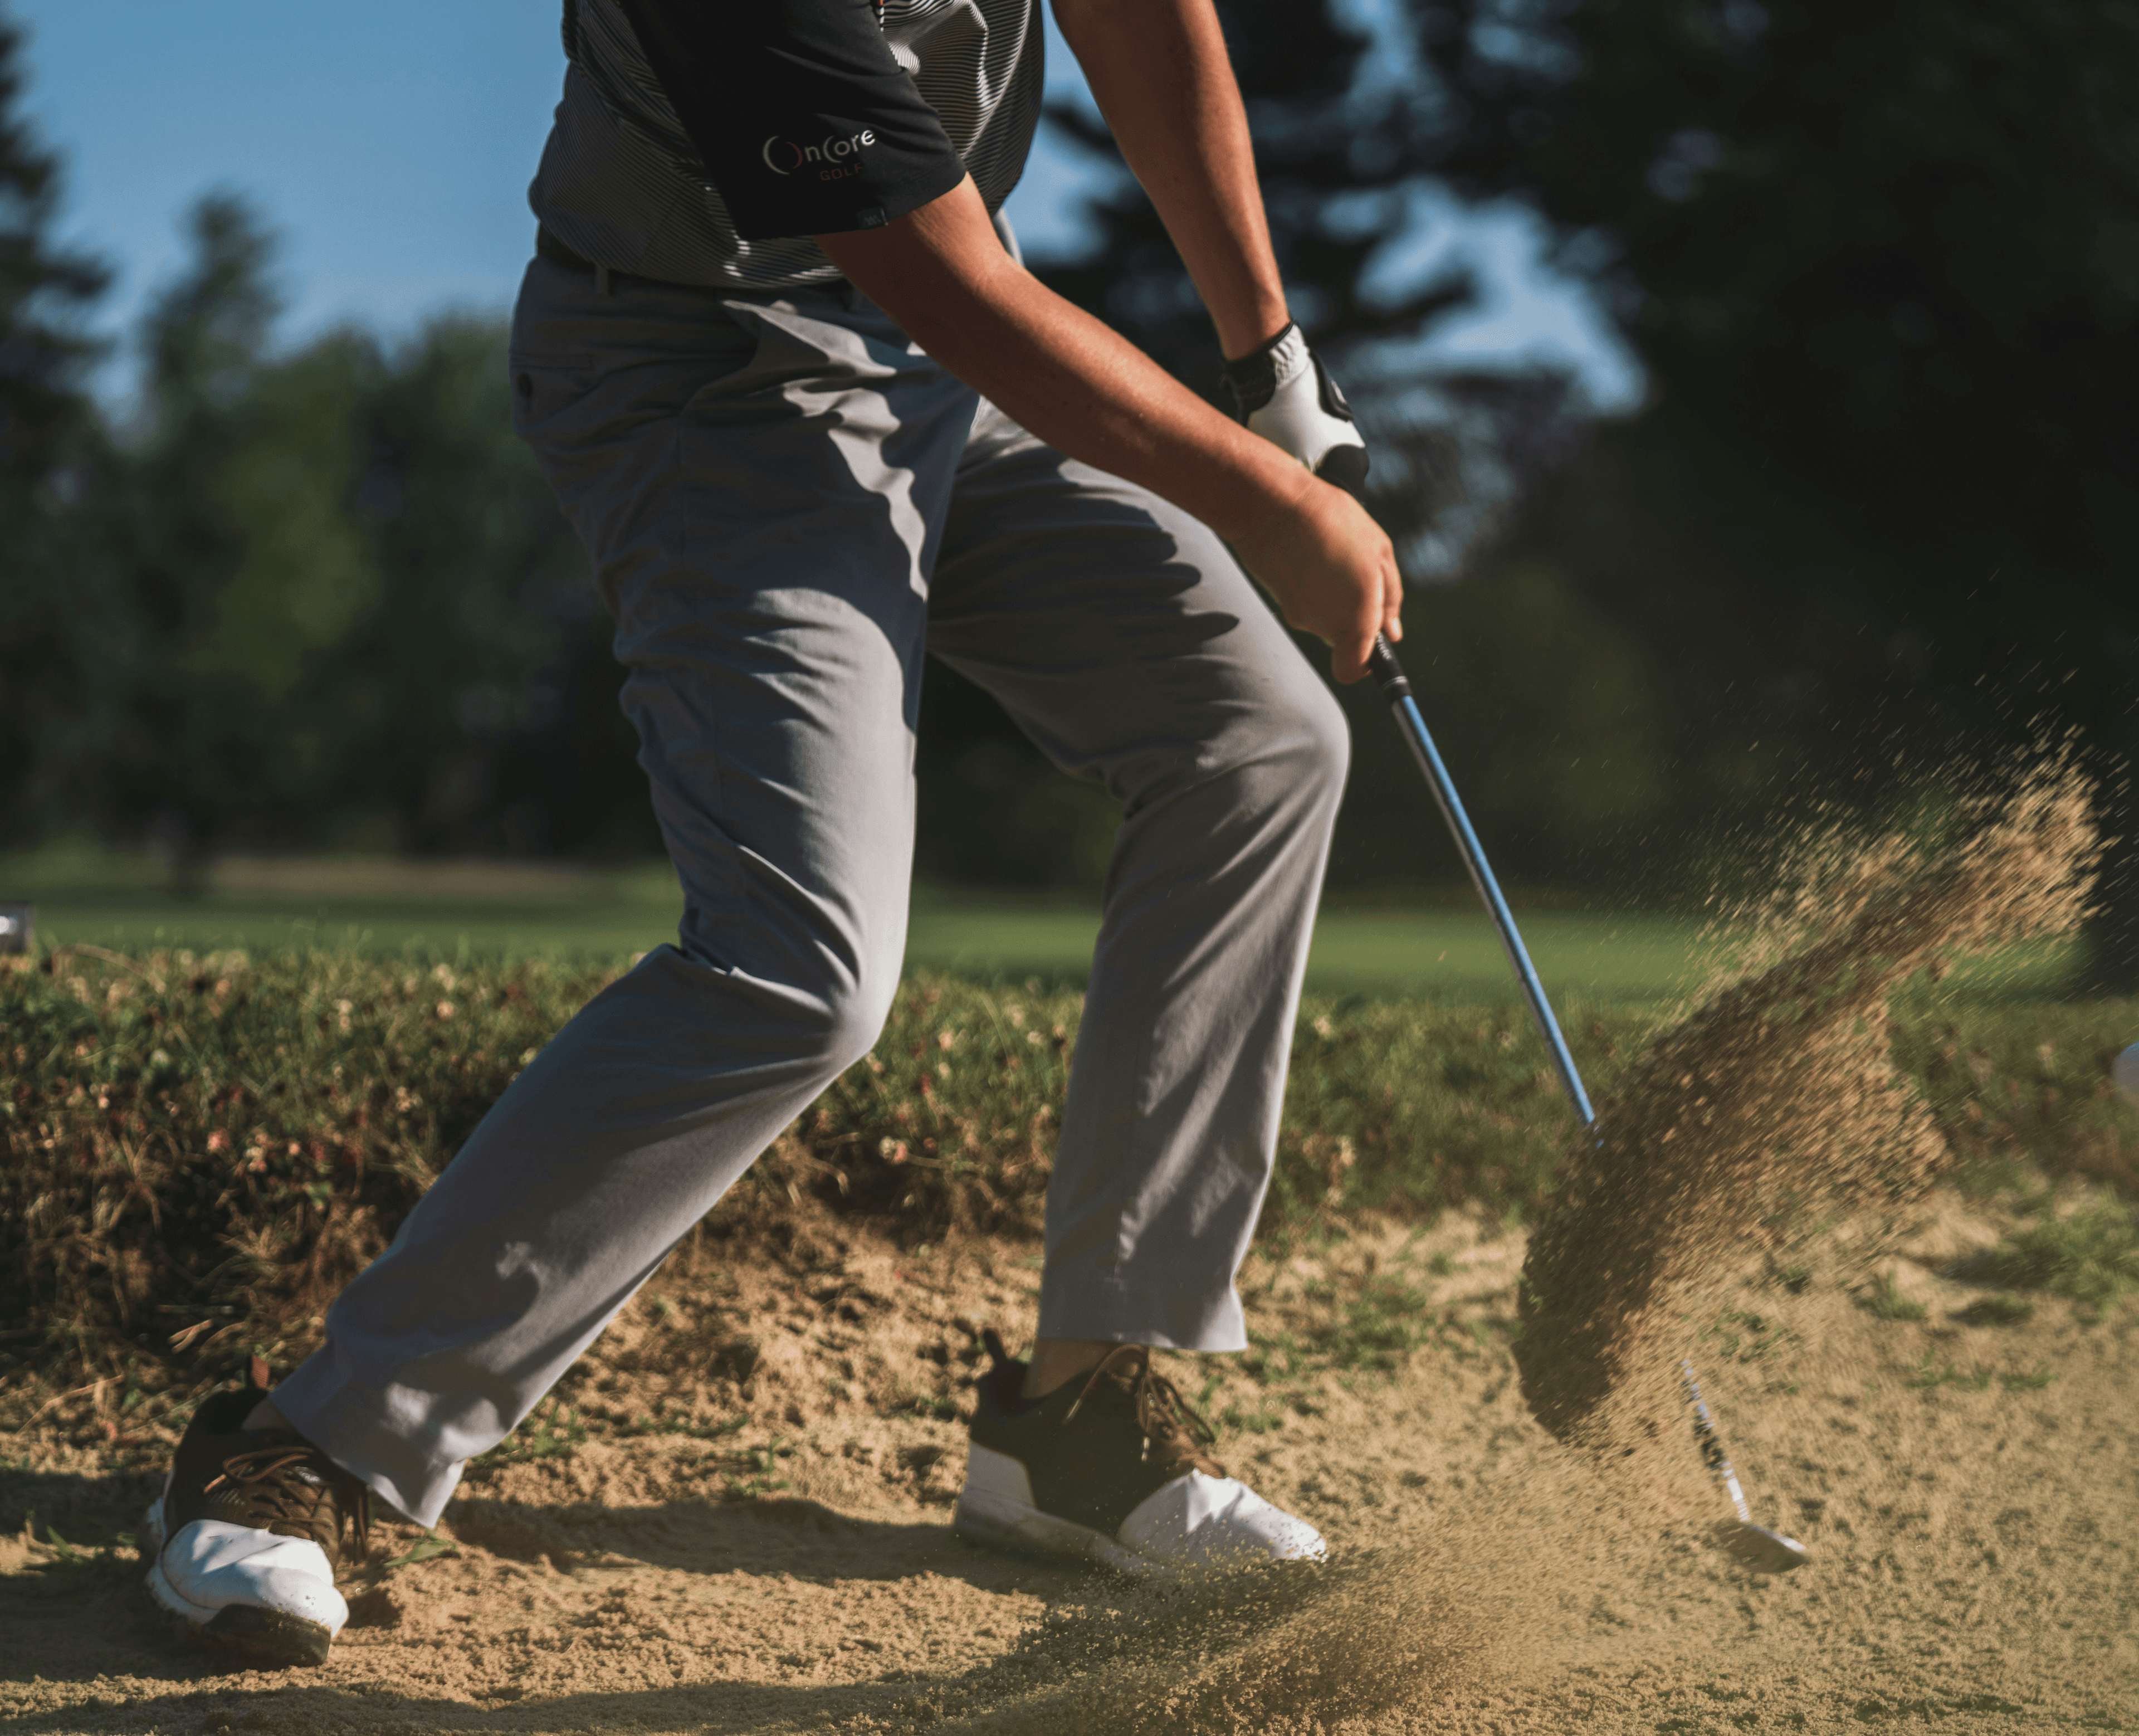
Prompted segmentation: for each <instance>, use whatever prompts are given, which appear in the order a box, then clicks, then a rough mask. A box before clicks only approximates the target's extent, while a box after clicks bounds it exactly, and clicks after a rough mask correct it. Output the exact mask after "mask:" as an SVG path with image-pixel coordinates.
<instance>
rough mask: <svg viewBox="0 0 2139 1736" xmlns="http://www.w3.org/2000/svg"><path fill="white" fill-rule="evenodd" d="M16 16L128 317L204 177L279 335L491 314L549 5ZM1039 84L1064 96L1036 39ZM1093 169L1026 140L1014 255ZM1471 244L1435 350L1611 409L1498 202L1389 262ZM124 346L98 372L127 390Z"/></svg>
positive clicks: (135, 4)
mask: <svg viewBox="0 0 2139 1736" xmlns="http://www.w3.org/2000/svg"><path fill="white" fill-rule="evenodd" d="M0 12H3V13H5V14H7V15H9V16H12V17H13V18H15V19H16V20H17V21H18V22H22V23H23V24H26V25H27V27H28V30H29V42H28V54H27V71H28V73H29V89H28V91H27V101H26V106H27V110H28V112H29V114H30V115H32V117H33V119H34V120H35V122H36V124H37V127H38V129H39V130H40V132H41V133H42V135H43V137H44V139H45V140H47V143H49V144H51V145H56V146H57V147H59V149H60V150H61V152H62V153H63V154H64V156H65V158H66V168H67V187H68V198H67V202H66V216H65V219H64V223H63V233H64V234H65V235H66V237H67V238H68V239H69V240H71V242H73V243H76V245H79V246H81V247H82V248H86V249H87V250H88V251H90V252H92V253H96V254H98V255H100V257H103V258H104V259H105V260H106V261H107V262H109V263H110V265H111V266H112V267H114V269H115V284H114V291H113V294H112V296H111V297H110V300H109V302H108V303H107V306H106V309H105V316H104V319H103V321H102V323H103V324H104V325H105V327H106V328H107V329H109V330H110V331H114V332H117V331H121V330H123V328H124V327H125V324H126V322H127V321H128V320H129V319H130V316H131V315H132V313H133V312H134V311H135V309H136V308H137V307H138V306H139V302H140V300H141V298H142V297H143V296H144V293H145V292H147V291H148V290H149V289H150V288H151V287H153V286H154V284H155V283H156V282H159V280H160V279H162V278H163V277H165V276H166V275H168V274H169V272H171V271H172V270H173V269H174V268H175V267H176V266H177V265H178V263H179V259H180V257H181V243H180V239H179V219H180V218H181V217H182V215H183V213H184V211H185V209H186V208H187V206H188V204H191V202H192V201H193V199H195V198H197V197H198V195H199V194H201V193H202V192H203V191H205V190H207V189H209V188H213V187H223V188H232V189H237V190H239V191H241V192H242V193H244V194H247V195H248V196H249V197H250V198H251V199H252V200H253V201H254V203H255V204H256V205H257V207H258V208H260V210H262V212H263V213H265V214H266V216H267V218H268V219H269V220H270V221H271V222H272V223H273V224H274V225H275V226H276V228H277V229H278V230H279V231H280V232H281V235H282V237H283V238H284V243H285V245H284V252H283V256H282V274H281V287H282V290H283V292H284V294H285V297H286V301H287V302H288V306H289V316H288V320H287V322H286V326H285V328H284V331H285V336H286V337H288V338H290V339H291V340H301V339H302V338H303V337H304V336H306V335H307V334H309V333H311V332H314V331H319V330H321V329H322V328H323V327H325V326H331V325H334V324H336V323H339V322H341V321H359V322H361V323H363V324H365V325H369V326H374V327H375V328H378V329H380V330H383V331H404V330H406V329H408V328H409V326H413V325H414V323H416V322H417V321H419V320H420V319H421V318H422V317H423V316H425V315H426V314H428V313H431V312H434V311H438V310H440V309H442V308H445V307H448V306H458V307H477V308H488V309H500V310H502V308H504V307H505V306H507V303H508V302H510V301H511V296H512V293H513V291H514V289H515V287H516V285H517V283H518V282H519V277H520V272H521V267H523V266H524V265H525V263H526V257H527V252H528V248H529V243H530V239H531V233H532V228H533V219H532V218H531V217H530V215H529V214H528V211H527V204H526V187H527V182H528V179H529V177H530V176H531V174H533V172H534V168H535V163H536V158H537V156H538V155H539V154H540V153H541V145H542V138H543V135H544V133H545V132H546V130H547V128H548V125H549V117H550V110H551V105H553V104H554V102H555V101H556V93H557V88H558V85H559V82H560V80H561V78H562V76H563V66H564V57H563V52H562V50H561V48H560V46H559V42H558V35H557V7H556V5H555V4H554V3H553V0H365V3H363V4H360V5H346V4H345V5H334V6H328V5H323V4H319V3H316V0H0ZM1049 78H1050V84H1051V85H1052V86H1054V87H1055V90H1056V91H1058V92H1078V93H1081V91H1082V90H1083V81H1082V80H1081V79H1080V78H1079V76H1078V73H1077V71H1076V66H1075V62H1074V61H1072V60H1071V58H1070V57H1069V54H1068V53H1067V52H1066V51H1064V50H1063V49H1062V47H1061V44H1060V38H1059V37H1054V38H1052V40H1051V41H1050V56H1049ZM1088 173H1089V171H1087V170H1086V169H1083V168H1082V167H1080V165H1079V162H1078V160H1077V159H1075V157H1074V155H1072V154H1069V153H1068V152H1066V151H1064V150H1059V149H1057V148H1055V146H1054V145H1052V144H1051V143H1050V141H1049V140H1047V138H1046V136H1045V134H1044V133H1043V135H1042V142H1041V145H1040V149H1039V150H1037V151H1036V152H1035V157H1034V160H1033V162H1032V164H1031V165H1030V167H1029V168H1028V169H1027V171H1026V174H1025V180H1024V182H1023V184H1021V186H1020V187H1019V188H1018V190H1017V192H1016V194H1014V195H1013V196H1012V199H1011V219H1012V221H1013V222H1014V223H1016V226H1017V228H1018V231H1019V233H1020V234H1021V236H1023V237H1024V238H1025V244H1026V247H1027V248H1028V251H1031V252H1035V253H1038V252H1042V251H1045V250H1046V249H1047V248H1050V247H1053V248H1058V249H1059V248H1064V247H1067V246H1071V245H1074V242H1075V240H1076V238H1077V237H1078V235H1079V233H1080V228H1079V223H1078V221H1077V207H1078V194H1079V189H1082V188H1083V187H1084V186H1085V185H1086V184H1088V182H1087V179H1086V176H1087V174H1088ZM1451 253H1452V254H1457V255H1461V256H1466V257H1469V258H1470V259H1471V261H1472V262H1473V263H1474V265H1475V266H1476V268H1477V269H1478V271H1479V272H1480V273H1481V277H1482V279H1483V281H1484V282H1485V284H1486V291H1487V293H1486V298H1485V301H1484V302H1483V304H1482V305H1481V306H1480V307H1479V308H1478V309H1477V310H1476V311H1473V312H1471V313H1469V314H1466V316H1463V318H1462V319H1461V321H1458V322H1456V323H1455V324H1452V325H1451V326H1447V327H1446V328H1444V329H1443V330H1442V331H1441V332H1440V333H1438V334H1437V337H1436V339H1435V341H1434V342H1433V344H1432V346H1431V347H1432V350H1433V351H1435V352H1436V353H1438V354H1441V355H1443V356H1449V357H1451V358H1455V357H1462V358H1465V359H1466V360H1503V359H1508V358H1512V357H1517V356H1530V357H1539V358H1544V359H1549V360H1559V361H1562V362H1565V363H1569V364H1572V365H1574V366H1575V367H1576V368H1577V369H1578V370H1579V371H1580V373H1581V374H1582V375H1583V379H1584V381H1585V383H1586V384H1587V385H1588V388H1589V390H1590V392H1591V394H1592V395H1593V397H1595V398H1597V399H1598V400H1600V401H1602V402H1604V403H1607V404H1613V403H1623V402H1624V401H1626V400H1627V398H1628V397H1629V396H1630V395H1631V394H1632V392H1633V391H1634V390H1636V387H1635V382H1634V375H1633V372H1632V369H1631V367H1630V366H1629V365H1628V364H1627V360H1625V358H1624V356H1623V353H1622V352H1621V351H1620V350H1619V348H1618V346H1617V345H1616V344H1615V343H1614V342H1613V341H1612V339H1611V338H1610V336H1608V333H1607V332H1606V331H1605V329H1604V328H1603V325H1602V322H1601V321H1599V320H1598V318H1597V317H1596V316H1595V314H1594V312H1593V310H1591V309H1590V308H1589V307H1588V305H1587V303H1586V302H1584V301H1583V299H1582V297H1580V296H1579V294H1578V293H1576V292H1574V291H1573V290H1572V289H1571V288H1570V287H1569V286H1567V285H1565V284H1564V283H1561V282H1557V281H1555V280H1554V278H1553V277H1551V276H1550V274H1549V273H1548V272H1544V270H1543V269H1542V268H1541V267H1539V264H1538V262H1537V257H1536V254H1537V247H1536V239H1535V235H1534V230H1533V229H1532V228H1531V226H1530V223H1529V222H1528V221H1527V219H1525V218H1523V217H1522V216H1521V215H1520V213H1515V212H1511V211H1500V212H1486V213H1475V212H1473V213H1464V212H1461V211H1459V210H1457V209H1456V208H1454V207H1452V206H1451V205H1449V204H1446V202H1439V203H1436V202H1430V201H1429V202H1423V203H1422V206H1421V208H1420V213H1419V221H1418V223H1417V227H1416V228H1414V229H1413V230H1412V232H1411V233H1408V234H1407V235H1406V236H1404V237H1402V238H1399V239H1398V240H1397V241H1396V242H1395V243H1393V245H1392V248H1391V252H1390V255H1389V257H1388V260H1387V261H1386V262H1385V268H1388V269H1397V270H1402V271H1403V272H1425V271H1430V270H1433V269H1435V268H1437V267H1438V266H1439V265H1440V264H1441V263H1442V262H1444V261H1445V260H1446V258H1447V257H1450V256H1451ZM129 375H130V367H129V365H127V363H126V362H125V360H124V359H123V357H122V358H121V359H120V360H117V361H115V364H114V365H113V366H112V367H111V368H110V369H108V370H106V375H105V385H106V386H107V388H108V389H110V390H123V387H124V385H125V380H126V379H127V377H128V376H129Z"/></svg>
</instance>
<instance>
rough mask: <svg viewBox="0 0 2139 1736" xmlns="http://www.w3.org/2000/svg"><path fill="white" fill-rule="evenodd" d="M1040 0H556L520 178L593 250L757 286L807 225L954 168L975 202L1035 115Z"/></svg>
mask: <svg viewBox="0 0 2139 1736" xmlns="http://www.w3.org/2000/svg"><path fill="white" fill-rule="evenodd" d="M1043 42H1044V37H1043V33H1042V29H1041V23H1040V0H881V9H880V11H879V10H878V9H876V8H874V7H872V6H871V4H870V0H566V3H565V55H566V57H567V61H568V62H569V64H568V66H567V68H566V71H565V94H564V98H563V101H560V103H559V104H558V105H557V114H556V123H555V125H553V126H552V127H551V132H550V139H549V143H548V144H547V145H546V147H545V148H544V150H543V153H542V164H541V169H539V170H538V171H537V172H536V177H535V183H534V185H533V186H532V187H531V188H530V189H528V199H529V202H530V203H531V204H532V205H533V206H534V208H535V214H536V218H538V219H540V221H541V223H542V225H543V227H544V228H547V229H548V230H549V231H550V232H551V233H553V234H554V235H556V237H557V238H559V239H560V240H561V241H563V242H564V243H566V244H567V245H568V246H570V248H573V249H574V250H575V252H577V253H580V254H582V255H583V256H585V257H586V258H588V259H590V260H591V261H593V262H595V263H596V264H599V265H606V266H609V267H612V268H614V269H615V270H618V271H625V272H634V273H636V274H638V275H639V276H642V277H657V278H660V279H662V280H663V281H665V282H672V283H693V284H704V285H707V286H720V287H742V288H773V287H781V286H783V285H788V284H795V283H809V282H825V281H827V280H830V279H835V278H836V277H838V276H839V272H838V271H837V269H836V268H835V267H834V266H833V265H832V262H830V260H829V259H828V258H826V257H825V253H824V250H823V249H822V248H820V247H818V246H817V244H816V243H815V242H814V241H812V240H811V239H810V237H812V236H815V235H829V234H837V233H844V232H847V231H849V230H855V229H867V228H875V227H876V226H878V225H879V224H881V223H888V222H889V221H890V220H891V219H892V218H895V217H899V216H903V215H904V214H905V213H907V212H908V211H912V210H914V209H916V208H918V207H920V206H922V205H924V204H928V202H929V201H930V200H931V199H936V198H937V197H939V196H940V195H942V194H945V193H947V192H949V191H950V190H951V189H952V188H953V187H955V186H957V184H958V181H959V179H960V178H961V177H962V176H963V175H966V174H971V175H972V178H973V182H974V184H975V186H976V187H977V188H978V189H979V190H980V194H981V199H983V200H985V201H986V204H987V208H988V210H989V211H990V212H991V213H994V212H995V211H996V210H997V209H998V208H1000V207H1001V204H1002V202H1003V201H1004V199H1007V198H1008V197H1009V196H1010V192H1011V189H1012V188H1013V187H1015V186H1016V184H1017V179H1018V176H1019V175H1020V174H1022V173H1023V172H1024V169H1025V155H1026V153H1027V152H1028V151H1029V150H1030V148H1031V145H1032V135H1033V130H1034V128H1035V125H1037V124H1038V120H1039V116H1040V95H1041V92H1040V75H1041V70H1042V65H1041V56H1042V53H1043V51H1044V50H1043Z"/></svg>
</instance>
